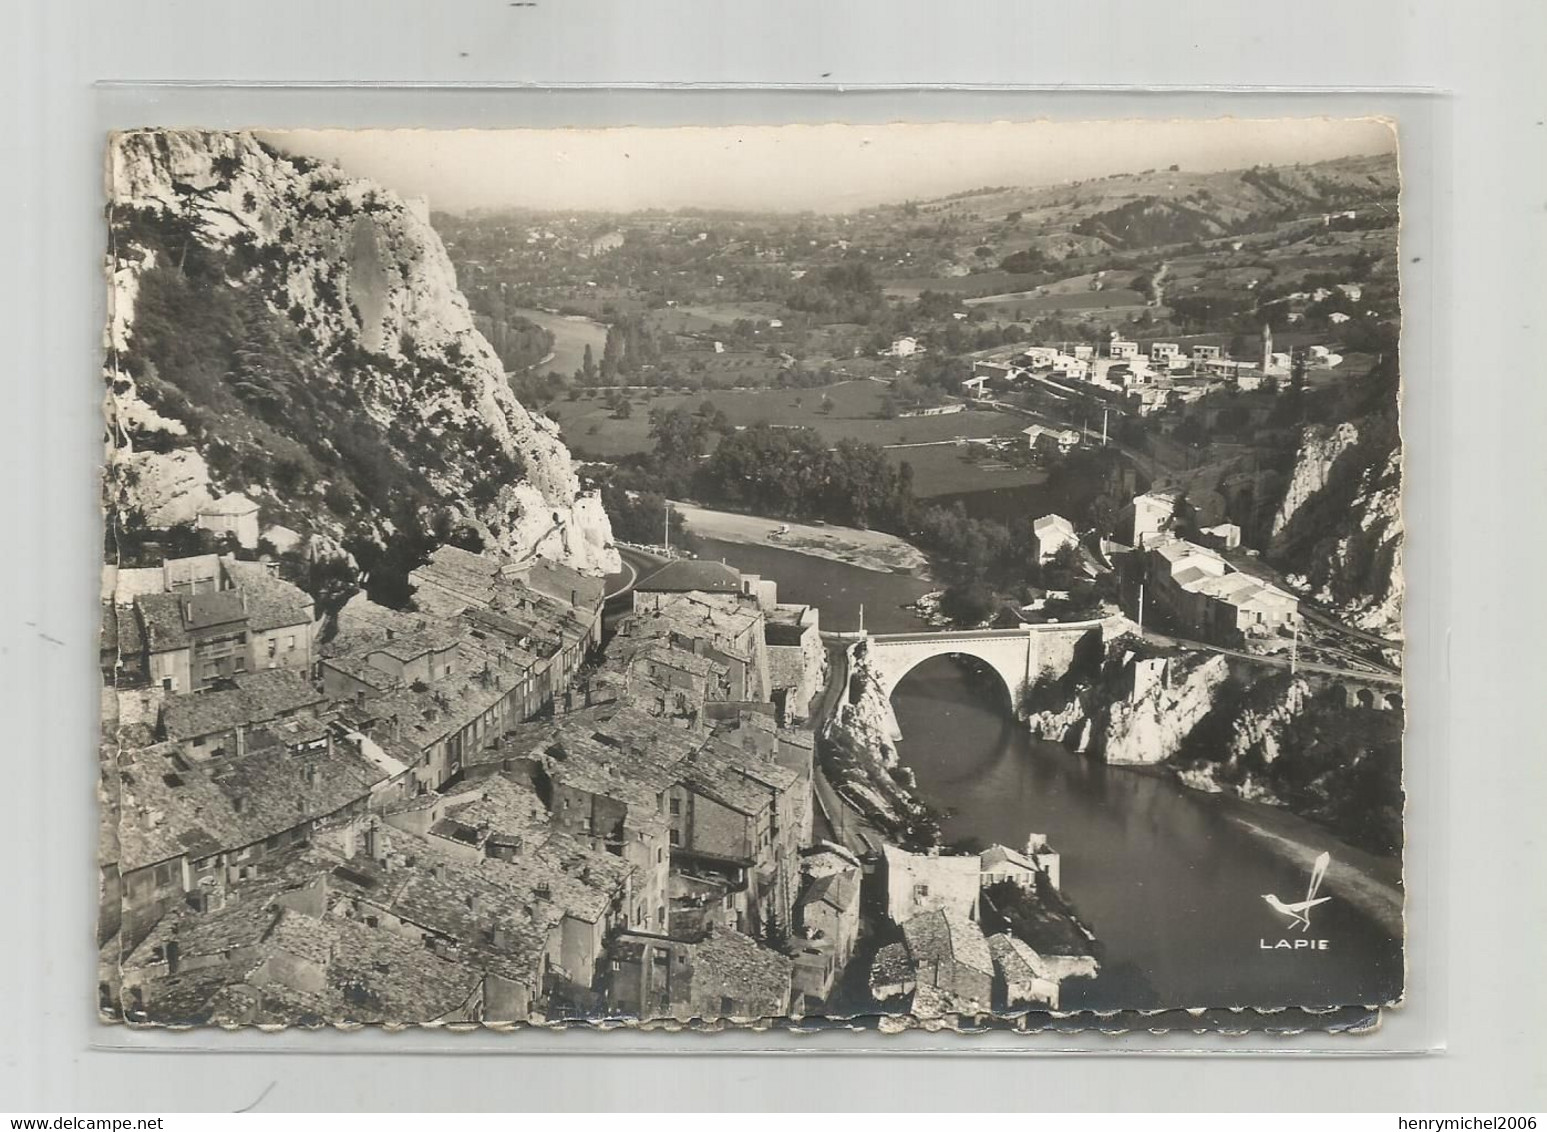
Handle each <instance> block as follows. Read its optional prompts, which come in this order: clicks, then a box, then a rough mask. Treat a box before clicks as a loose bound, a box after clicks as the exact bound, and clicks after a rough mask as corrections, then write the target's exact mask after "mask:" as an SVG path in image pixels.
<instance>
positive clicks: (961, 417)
mask: <svg viewBox="0 0 1547 1132" xmlns="http://www.w3.org/2000/svg"><path fill="white" fill-rule="evenodd" d="M824 394H825V395H826V396H827V397H829V398H831V400H832V411H831V412H829V413H824V412H822V398H823V396H824ZM885 395H886V386H885V385H882V384H881V383H879V382H874V381H847V382H841V383H839V384H837V385H829V386H825V387H823V388H818V389H799V390H794V389H760V390H733V391H727V392H719V393H711V394H666V395H663V396H659V397H650V398H648V399H641V398H635V399H634V401H633V403H632V407H631V412H630V415H629V418H628V419H627V420H618V419H616V418H615V417H614V415H613V413H612V410H610V409H609V408H608V407H607V405H606V403H605V402H603V401H601V400H599V399H590V400H580V401H555V402H554V403H552V404H551V405H549V406H548V415H549V416H551V417H553V419H554V420H556V421H558V423H559V426H560V427H561V428H562V429H563V431H564V439H565V442H566V443H567V444H568V445H569V446H570V448H571V449H576V450H578V451H580V452H581V453H583V454H584V455H585V456H587V457H592V458H597V459H608V458H611V457H617V456H622V455H626V454H628V453H631V452H643V451H647V450H648V449H649V448H650V446H651V442H650V419H649V418H650V410H651V409H655V408H662V409H670V408H676V407H683V408H687V409H689V410H693V409H697V408H698V406H699V405H700V404H702V403H703V401H705V400H706V399H707V400H710V401H713V402H714V403H715V405H716V406H718V407H719V408H721V409H723V410H724V411H725V415H726V416H727V417H729V418H730V421H731V423H732V424H735V425H753V424H758V423H759V422H763V421H767V422H768V423H770V424H776V425H789V426H805V427H809V428H814V429H816V430H817V432H819V433H821V434H822V436H823V437H824V438H825V439H826V440H827V441H828V443H830V444H836V443H837V442H838V441H839V440H842V439H844V438H845V437H852V438H854V439H856V440H863V441H866V442H868V443H871V444H882V445H886V444H917V443H921V442H924V441H931V440H945V439H949V438H952V437H957V436H1005V435H1009V434H1012V433H1017V432H1019V431H1020V430H1021V429H1022V428H1024V427H1025V422H1024V421H1023V420H1021V419H1019V418H1018V417H1014V416H1009V415H1007V414H1004V413H995V412H991V411H981V410H967V411H966V412H961V413H952V414H950V415H948V416H939V417H899V418H896V419H893V420H886V419H882V418H880V417H878V416H877V415H876V414H877V413H878V412H879V411H880V409H881V402H882V399H883V398H884V397H885ZM897 451H898V452H899V453H901V454H902V455H900V456H898V457H897V458H899V459H902V458H905V459H908V460H909V461H910V462H911V463H913V464H914V466H915V474H916V475H918V476H919V477H920V480H919V481H917V482H916V488H917V489H918V490H919V492H920V494H939V493H940V492H946V491H961V490H967V488H964V487H963V486H962V485H961V477H962V472H961V470H960V469H958V468H957V466H956V464H955V461H956V460H957V454H958V453H959V451H960V450H959V449H957V448H955V447H954V446H953V447H949V448H948V447H945V446H941V447H938V448H913V449H906V448H905V449H899V450H897ZM915 457H916V458H915ZM926 466H927V467H928V468H929V469H931V470H930V472H929V473H928V474H927V476H926V474H925V472H924V470H923V469H924V468H925V467H926ZM967 467H968V465H965V464H963V465H961V468H963V469H965V468H967ZM937 472H938V473H939V475H940V476H941V479H942V480H943V481H945V482H949V484H950V485H951V486H939V485H938V484H936V482H935V475H936V473H937ZM985 474H987V473H985ZM1006 482H1007V483H1009V482H1012V481H1010V480H1008V479H1007V480H1006ZM994 486H999V484H998V483H997V480H996V482H995V484H994Z"/></svg>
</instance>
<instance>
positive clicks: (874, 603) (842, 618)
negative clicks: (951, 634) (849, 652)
mask: <svg viewBox="0 0 1547 1132" xmlns="http://www.w3.org/2000/svg"><path fill="white" fill-rule="evenodd" d="M693 549H694V552H695V553H697V555H698V556H699V557H700V558H710V559H720V560H722V561H725V562H728V563H730V565H732V566H734V567H736V569H738V570H742V571H745V572H747V573H750V574H761V575H762V576H763V577H765V578H772V579H773V580H774V581H776V582H778V583H779V600H780V601H788V602H795V603H797V604H801V605H814V606H816V607H817V608H818V609H820V610H821V611H822V628H823V629H824V630H829V631H839V632H852V631H853V630H854V629H856V628H858V627H859V607H860V605H861V604H863V605H864V607H865V628H867V629H869V630H870V631H871V632H875V633H916V632H918V631H919V630H920V629H927V628H929V624H928V623H927V622H926V621H924V619H923V618H921V617H919V616H918V615H917V614H916V613H914V612H913V611H912V610H909V609H905V608H903V607H904V606H906V605H909V604H911V603H912V602H914V601H917V600H918V599H919V598H920V597H922V596H923V595H924V594H927V593H930V592H931V591H933V590H936V589H939V586H937V585H935V584H934V583H932V582H926V581H924V580H922V579H920V578H915V577H914V576H913V575H911V574H882V573H879V572H878V571H875V570H865V569H862V568H860V567H858V566H850V565H849V564H848V563H847V562H837V561H835V560H833V559H831V558H818V557H816V556H815V555H810V554H801V553H800V552H799V551H795V550H784V549H781V548H779V547H773V546H760V545H757V544H754V543H738V542H720V541H718V540H716V539H706V538H697V537H694V539H693Z"/></svg>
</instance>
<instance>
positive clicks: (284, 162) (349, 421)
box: [105, 130, 616, 570]
mask: <svg viewBox="0 0 1547 1132" xmlns="http://www.w3.org/2000/svg"><path fill="white" fill-rule="evenodd" d="M107 173H108V197H109V206H108V219H109V233H110V235H109V255H108V272H109V280H110V290H109V309H110V322H109V327H108V335H107V337H108V341H107V347H108V349H107V359H106V365H105V378H106V381H107V384H108V387H109V393H108V398H107V406H106V411H107V415H108V419H109V424H110V427H109V429H108V434H107V441H108V443H107V458H106V464H107V467H106V477H105V480H106V484H105V492H106V499H105V501H106V504H107V506H108V508H109V510H110V512H111V513H112V514H113V517H114V521H113V523H112V524H111V525H112V526H113V527H115V528H116V530H117V532H118V534H119V536H120V538H119V547H118V548H117V549H118V550H120V551H121V550H123V549H124V548H125V547H128V548H129V549H130V550H131V551H132V549H133V547H134V545H136V544H137V543H139V542H142V541H143V540H145V539H146V538H156V537H160V536H161V534H162V533H163V532H167V531H169V530H175V529H177V528H179V527H182V526H185V525H186V524H189V523H191V522H192V521H194V520H195V519H196V517H197V516H198V514H199V513H200V511H201V510H203V509H205V508H207V507H208V506H209V505H210V502H211V500H213V499H215V498H218V497H220V496H222V495H223V494H225V493H229V492H241V493H243V494H245V495H246V496H248V497H249V498H250V499H252V500H253V501H255V502H256V503H257V504H258V506H259V514H260V520H261V523H262V525H263V528H264V531H265V534H266V536H267V537H269V538H270V540H271V541H272V542H274V543H275V544H276V545H280V544H284V545H297V544H300V545H304V546H309V547H310V548H311V549H313V550H315V551H317V552H319V553H321V554H324V555H326V554H336V553H338V552H339V551H340V550H342V549H346V548H347V549H348V550H350V551H351V552H353V553H355V555H356V557H357V558H361V559H362V564H363V560H364V559H366V558H373V557H376V556H377V555H378V554H379V552H380V550H381V548H382V547H389V548H390V546H391V544H392V542H393V540H394V539H395V538H398V537H400V536H402V535H403V533H404V531H405V530H413V531H415V532H423V531H425V530H430V529H435V530H438V531H440V532H441V533H442V534H446V533H453V532H455V533H457V535H458V537H460V538H462V539H463V541H467V542H477V543H482V544H484V545H486V546H489V547H490V548H492V549H498V550H500V551H503V552H506V553H509V554H514V555H528V554H539V555H542V556H545V557H551V558H555V559H560V560H563V561H566V562H568V563H570V564H572V565H575V566H577V567H580V568H583V569H588V570H602V569H611V568H614V567H615V565H616V551H614V550H613V549H612V547H611V532H610V530H609V528H608V524H607V519H606V516H605V514H604V512H603V510H602V507H601V503H600V500H599V498H598V497H597V496H595V495H594V494H587V493H583V492H582V491H581V488H580V484H579V482H578V480H577V478H576V476H575V473H574V471H573V469H572V467H571V463H570V456H569V452H568V451H567V449H566V448H565V447H564V445H563V443H562V441H561V440H560V439H559V435H558V430H557V428H556V427H555V426H554V425H553V424H552V423H551V422H550V421H548V420H547V419H546V418H543V417H541V416H535V415H533V414H532V413H529V412H528V411H527V410H526V409H525V408H524V407H523V406H522V405H521V404H520V403H519V402H518V401H517V400H516V397H515V396H514V394H513V393H512V392H511V390H510V388H509V386H508V384H507V382H506V378H505V375H504V370H503V367H502V366H501V364H500V361H499V359H498V358H497V357H496V355H495V353H494V351H493V349H492V348H491V347H490V345H489V344H488V342H486V341H485V340H484V338H483V336H482V335H480V334H479V333H478V331H477V330H476V329H475V327H474V324H473V319H472V316H471V314H470V312H469V310H468V306H467V303H466V301H465V300H464V299H463V297H462V295H461V293H460V292H459V291H458V289H457V285H456V278H455V273H454V271H453V268H452V266H451V263H450V261H449V260H448V259H447V257H446V254H445V250H444V248H443V247H442V245H441V241H440V238H439V237H438V236H437V235H436V234H435V232H434V231H433V230H432V229H431V228H430V225H429V223H428V220H427V217H426V216H425V215H423V214H422V211H420V210H416V209H414V208H411V207H410V206H409V205H407V204H405V203H404V202H402V201H400V200H398V199H397V198H395V197H394V196H393V195H392V194H391V193H390V192H388V191H386V190H385V189H382V188H380V187H378V186H376V185H373V184H371V183H369V182H366V181H361V180H353V179H348V178H345V177H343V176H342V175H341V174H340V173H338V171H336V170H334V169H331V168H328V167H325V166H321V165H319V164H317V163H315V162H312V161H309V160H307V159H301V158H290V157H287V156H284V155H282V154H280V153H278V152H276V151H274V150H273V149H271V148H269V147H268V146H266V145H265V144H263V143H261V142H260V141H258V140H257V139H256V138H254V137H252V136H251V135H248V134H235V133H216V132H202V131H182V132H179V131H160V130H157V131H139V132H131V133H124V134H119V135H116V136H115V137H114V138H113V139H112V142H111V145H110V149H109V153H108V170H107ZM110 557H111V553H110Z"/></svg>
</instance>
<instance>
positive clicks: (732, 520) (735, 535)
mask: <svg viewBox="0 0 1547 1132" xmlns="http://www.w3.org/2000/svg"><path fill="white" fill-rule="evenodd" d="M672 507H673V508H675V509H676V511H677V512H678V513H679V514H680V515H681V516H682V517H683V518H684V519H685V520H687V524H688V527H689V528H690V529H691V530H692V532H693V534H695V535H698V536H699V537H701V538H712V539H719V540H720V541H722V542H741V543H751V544H754V545H757V546H772V547H776V548H778V549H780V550H793V551H795V552H796V553H797V554H810V555H812V556H814V557H816V558H828V559H831V560H832V561H834V562H846V563H848V564H849V565H850V566H858V567H859V568H860V569H863V570H874V571H876V572H877V573H880V574H896V573H900V572H909V573H913V574H915V575H917V576H919V577H927V576H928V573H927V570H926V567H927V565H928V562H927V560H926V559H925V557H924V554H923V552H922V551H920V550H919V549H918V547H916V546H914V545H912V544H911V543H908V542H905V541H904V540H902V539H900V538H898V537H897V536H896V535H889V534H886V533H885V532H883V531H862V530H858V529H856V528H854V527H830V526H822V525H815V524H807V523H785V522H781V521H780V520H778V519H763V518H759V517H758V516H756V515H738V514H735V513H734V512H731V511H711V510H710V509H709V508H707V507H696V506H694V505H693V504H691V503H676V502H673V503H672Z"/></svg>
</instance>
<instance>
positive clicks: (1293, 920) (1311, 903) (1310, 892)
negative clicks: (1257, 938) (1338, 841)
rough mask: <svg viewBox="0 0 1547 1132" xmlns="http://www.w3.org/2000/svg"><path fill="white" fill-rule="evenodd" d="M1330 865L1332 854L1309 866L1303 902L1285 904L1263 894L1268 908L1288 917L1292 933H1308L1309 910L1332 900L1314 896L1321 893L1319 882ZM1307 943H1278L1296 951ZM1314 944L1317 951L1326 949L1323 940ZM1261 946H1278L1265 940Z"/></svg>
mask: <svg viewBox="0 0 1547 1132" xmlns="http://www.w3.org/2000/svg"><path fill="white" fill-rule="evenodd" d="M1331 863H1332V854H1331V853H1323V854H1322V855H1321V856H1319V857H1317V858H1316V862H1315V864H1313V865H1312V866H1311V882H1310V884H1309V885H1308V886H1307V887H1306V889H1305V899H1304V900H1297V901H1295V902H1294V903H1293V904H1286V903H1285V902H1284V901H1282V900H1280V899H1279V898H1278V897H1277V896H1274V895H1273V894H1272V893H1267V892H1264V893H1263V894H1262V898H1263V899H1264V900H1265V901H1267V903H1268V907H1270V908H1272V909H1273V910H1274V911H1275V912H1277V913H1278V914H1279V915H1281V916H1288V917H1289V930H1290V931H1293V930H1295V929H1296V928H1298V929H1299V930H1300V931H1302V932H1308V931H1310V929H1311V909H1312V908H1315V907H1317V906H1319V905H1322V904H1325V903H1326V902H1327V901H1328V900H1331V899H1332V897H1330V896H1320V897H1319V896H1317V895H1316V894H1317V893H1318V892H1320V891H1321V882H1322V881H1323V880H1325V879H1326V876H1327V866H1329V865H1330V864H1331ZM1308 942H1310V941H1297V942H1296V943H1294V944H1292V945H1291V944H1289V942H1288V941H1287V940H1280V941H1279V945H1284V946H1292V947H1294V948H1296V949H1298V948H1300V947H1304V946H1306V944H1307V943H1308ZM1315 943H1316V945H1317V947H1318V949H1319V950H1324V949H1325V947H1326V941H1325V940H1317V941H1315ZM1262 946H1263V947H1273V946H1278V945H1272V944H1269V943H1268V942H1267V941H1266V940H1264V941H1263V944H1262Z"/></svg>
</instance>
